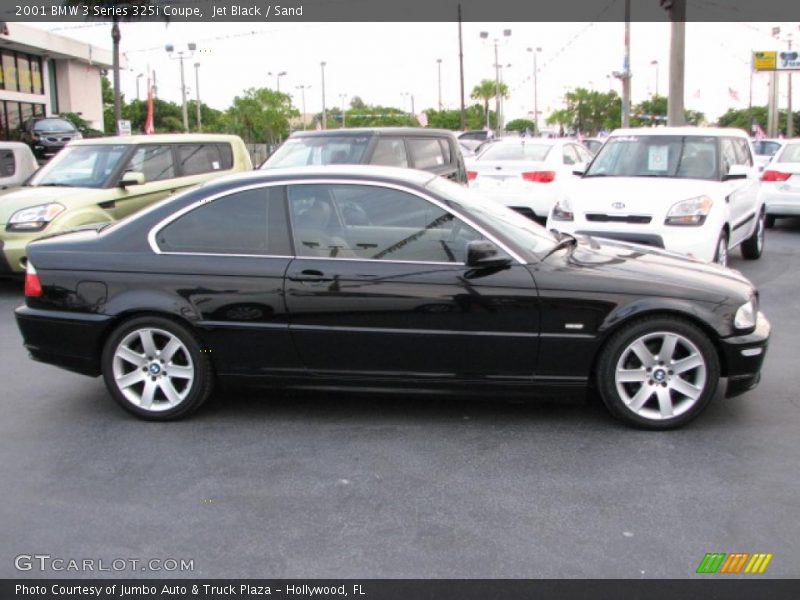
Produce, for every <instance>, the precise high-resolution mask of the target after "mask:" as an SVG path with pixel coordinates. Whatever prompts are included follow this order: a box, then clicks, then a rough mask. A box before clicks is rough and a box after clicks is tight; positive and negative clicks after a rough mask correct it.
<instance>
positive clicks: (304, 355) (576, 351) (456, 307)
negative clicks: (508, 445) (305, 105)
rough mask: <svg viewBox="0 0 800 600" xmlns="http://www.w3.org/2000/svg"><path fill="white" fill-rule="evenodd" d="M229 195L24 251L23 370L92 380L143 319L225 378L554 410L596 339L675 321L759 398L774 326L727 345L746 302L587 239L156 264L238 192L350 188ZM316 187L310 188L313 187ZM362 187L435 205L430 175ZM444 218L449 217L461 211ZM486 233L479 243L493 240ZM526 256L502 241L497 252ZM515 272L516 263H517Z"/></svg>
mask: <svg viewBox="0 0 800 600" xmlns="http://www.w3.org/2000/svg"><path fill="white" fill-rule="evenodd" d="M309 173H311V172H308V173H303V174H302V175H286V174H285V173H283V174H281V173H277V174H276V173H274V172H270V171H262V172H256V173H250V174H247V175H240V176H234V177H228V178H223V179H220V180H217V181H215V182H212V183H209V184H206V185H204V186H201V187H199V188H196V189H194V190H192V191H190V192H188V193H186V194H183V195H181V196H178V197H175V198H173V199H171V200H168V201H166V202H163V203H161V204H158V205H155V206H154V207H152V208H150V209H148V210H147V211H145V212H144V213H141V214H140V215H138V216H137V217H135V218H133V219H130V220H128V221H127V222H125V223H121V224H119V225H114V226H111V227H108V228H106V229H102V230H99V231H80V232H74V233H68V234H64V235H60V236H56V237H52V238H50V239H46V240H41V241H37V242H35V243H32V244H31V245H30V246H29V247H28V255H29V259H30V261H31V262H32V263H33V264H34V266H35V267H36V269H37V271H38V274H39V277H40V279H41V282H42V285H43V287H44V292H45V293H44V295H43V296H42V297H39V298H28V299H27V301H26V306H23V307H20V308H19V309H18V310H17V321H18V324H19V327H20V329H21V331H22V334H23V338H24V341H25V345H26V347H27V348H28V349H29V351H30V353H31V355H32V357H33V358H35V359H37V360H41V361H44V362H48V363H52V364H56V365H58V366H61V367H64V368H68V369H72V370H75V371H78V372H82V373H85V374H88V375H98V374H99V373H100V365H99V357H100V353H101V350H102V347H103V343H104V341H105V339H106V337H107V336H108V335H109V333H110V332H111V330H112V329H113V328H114V327H115V326H116V325H117V324H119V323H120V322H122V321H123V320H124V319H126V318H128V317H131V316H133V315H139V314H142V313H152V314H159V315H166V316H169V317H172V318H174V319H178V320H180V321H181V322H184V323H188V324H190V325H191V326H192V328H193V330H194V331H195V332H196V334H197V336H198V337H199V339H200V340H201V342H202V344H203V346H204V348H205V349H206V350H207V351H209V352H210V356H211V359H212V362H213V365H214V369H215V371H216V373H217V374H218V376H220V377H221V378H246V379H247V380H248V381H253V382H259V383H263V382H267V383H277V384H280V385H288V386H299V387H320V388H325V387H341V388H349V387H360V388H369V389H378V388H380V389H414V390H424V391H443V390H447V391H458V392H460V393H463V392H477V393H481V394H487V393H490V391H500V392H502V393H504V394H508V393H515V392H520V393H525V394H530V393H544V392H546V391H548V390H549V391H550V392H553V391H555V393H557V394H566V393H567V392H571V391H580V390H582V389H583V388H584V387H585V386H586V384H587V382H589V381H590V377H591V374H592V369H593V365H594V364H595V361H596V358H597V356H598V353H599V352H600V351H601V350H602V346H603V343H604V341H605V340H606V339H607V337H608V336H609V335H610V334H611V333H612V332H614V331H616V330H617V328H619V327H621V326H623V325H624V324H625V323H627V322H629V321H630V320H631V319H634V318H637V317H639V316H643V315H648V314H659V313H660V314H665V313H667V314H678V315H681V316H683V317H684V318H686V319H689V320H691V321H692V322H694V323H695V324H697V325H698V326H699V327H701V328H702V329H703V330H704V331H705V332H706V333H707V334H708V335H709V337H710V338H711V340H712V341H713V342H714V344H715V346H716V347H717V349H718V351H719V354H720V358H721V363H722V374H723V376H726V377H730V378H731V381H732V382H734V383H733V385H732V388H731V391H732V393H739V392H741V391H744V390H746V389H748V387H752V385H754V384H755V383H757V378H758V373H759V370H760V367H761V363H762V361H763V357H764V352H762V353H761V354H760V355H759V356H755V357H744V356H742V354H741V352H740V350H741V349H743V348H751V347H765V346H766V344H767V341H768V336H769V328H768V325H763V324H762V325H760V326H759V327H758V328H757V329H756V330H754V331H752V332H746V331H745V332H741V331H735V330H734V329H733V325H732V323H733V315H734V313H735V311H736V309H737V308H738V307H739V306H741V305H742V304H743V303H744V302H746V301H747V300H748V299H749V298H750V297H751V295H753V294H755V291H754V290H753V288H752V286H751V284H750V283H749V282H748V281H747V280H746V279H745V278H743V277H742V276H740V275H738V274H737V273H735V272H734V271H729V270H722V269H720V268H718V267H716V266H713V265H707V264H705V263H700V262H696V261H689V260H685V259H682V258H677V257H675V256H671V255H669V254H667V253H663V252H658V251H655V250H652V251H651V250H648V249H645V248H642V247H633V246H629V245H625V244H621V243H615V242H611V241H607V240H602V241H600V240H595V239H591V238H589V239H585V240H582V241H581V242H580V244H579V245H578V246H577V247H576V248H564V249H562V250H558V251H556V252H554V253H553V254H552V255H550V256H548V257H547V258H545V259H543V260H533V259H530V260H528V261H526V264H519V262H518V261H513V263H512V264H511V265H510V266H508V267H492V268H475V267H469V266H467V265H464V264H459V263H449V264H448V263H411V262H409V263H404V262H384V261H370V260H360V259H336V258H298V257H295V256H292V255H291V254H292V253H291V252H289V253H288V254H287V256H261V257H242V256H201V255H179V254H156V253H155V252H154V251H153V249H152V248H151V247H150V245H149V244H148V241H147V235H148V232H149V231H150V230H151V229H152V228H153V226H154V225H156V224H157V223H159V222H161V221H162V220H163V219H165V218H167V217H168V216H170V215H171V214H173V213H174V212H176V211H178V210H180V209H182V208H184V207H187V206H189V205H190V204H193V203H195V202H196V201H198V200H200V199H202V198H205V197H209V196H211V195H214V194H219V193H223V192H226V191H231V190H235V189H238V188H240V187H242V186H244V185H247V186H252V185H254V184H264V185H275V184H277V183H280V184H285V183H291V182H292V181H293V180H296V179H303V180H308V179H315V178H316V179H325V180H326V181H330V180H338V179H342V180H345V179H346V180H351V181H352V180H353V178H354V175H352V174H350V175H341V174H337V173H338V171H335V170H332V171H328V170H324V172H322V173H319V174H309ZM314 173H317V172H316V171H315V172H314ZM407 173H408V174H407V175H405V176H403V177H401V178H399V179H398V176H394V175H393V176H389V175H383V174H380V173H379V172H377V171H376V172H375V173H374V174H369V175H365V174H364V172H363V169H362V172H361V174H360V175H359V176H358V178H359V179H361V180H363V181H364V182H365V183H369V184H371V185H380V184H382V183H383V184H398V183H400V184H402V185H403V186H404V187H406V188H407V189H409V190H416V191H418V192H419V193H425V194H427V195H429V196H433V197H436V194H434V193H433V192H432V191H431V190H430V189H428V188H426V187H425V184H426V182H427V181H428V180H429V176H425V175H424V174H422V173H417V172H414V171H408V172H407ZM438 199H439V200H441V201H442V202H443V203H444V204H448V205H449V206H450V207H451V209H452V211H453V212H454V213H455V214H457V215H458V214H464V209H463V208H461V207H460V206H458V205H456V204H453V203H450V202H448V201H447V200H446V199H444V198H438ZM487 229H488V227H487ZM501 241H503V242H505V243H506V245H507V247H508V248H509V249H510V250H512V251H514V252H517V251H519V252H520V253H522V252H523V249H519V248H515V247H514V244H513V242H512V241H510V240H501ZM523 255H524V254H523Z"/></svg>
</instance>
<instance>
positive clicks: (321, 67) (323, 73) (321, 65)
mask: <svg viewBox="0 0 800 600" xmlns="http://www.w3.org/2000/svg"><path fill="white" fill-rule="evenodd" d="M326 64H327V63H326V62H325V61H324V60H323V61H322V62H321V63H319V66H320V69H321V70H322V128H323V129H327V128H328V121H327V119H326V118H325V65H326Z"/></svg>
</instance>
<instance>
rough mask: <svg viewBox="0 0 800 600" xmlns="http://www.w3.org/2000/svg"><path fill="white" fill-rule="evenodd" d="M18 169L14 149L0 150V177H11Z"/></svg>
mask: <svg viewBox="0 0 800 600" xmlns="http://www.w3.org/2000/svg"><path fill="white" fill-rule="evenodd" d="M16 170H17V162H16V161H15V160H14V151H13V150H2V151H0V177H11V176H12V175H13V174H14V173H15V172H16Z"/></svg>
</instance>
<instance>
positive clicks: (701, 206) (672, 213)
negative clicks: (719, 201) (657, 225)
mask: <svg viewBox="0 0 800 600" xmlns="http://www.w3.org/2000/svg"><path fill="white" fill-rule="evenodd" d="M713 204H714V203H713V202H712V201H711V198H709V197H708V196H697V197H696V198H689V199H688V200H681V201H680V202H677V203H675V204H673V205H672V208H670V209H669V212H668V213H667V219H666V220H665V221H664V224H665V225H690V226H691V225H702V224H703V223H705V220H706V217H707V216H708V213H709V212H710V211H711V206H712V205H713Z"/></svg>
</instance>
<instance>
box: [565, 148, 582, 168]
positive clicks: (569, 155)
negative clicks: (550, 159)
mask: <svg viewBox="0 0 800 600" xmlns="http://www.w3.org/2000/svg"><path fill="white" fill-rule="evenodd" d="M563 160H564V164H565V165H574V164H575V163H577V162H578V155H577V154H576V153H575V149H574V148H573V147H572V146H571V145H570V144H566V145H565V146H564V152H563Z"/></svg>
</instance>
